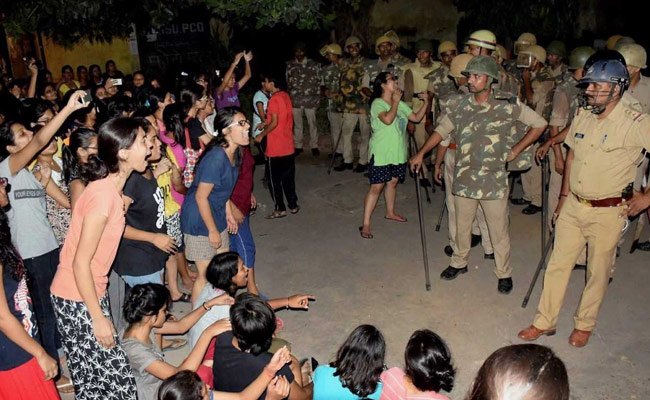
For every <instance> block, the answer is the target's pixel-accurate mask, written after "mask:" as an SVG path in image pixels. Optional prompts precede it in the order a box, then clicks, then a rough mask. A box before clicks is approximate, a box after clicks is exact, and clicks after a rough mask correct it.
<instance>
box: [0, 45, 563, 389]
mask: <svg viewBox="0 0 650 400" xmlns="http://www.w3.org/2000/svg"><path fill="white" fill-rule="evenodd" d="M353 42H354V41H353ZM384 43H387V42H382V43H379V45H378V48H379V47H381V49H380V50H381V51H384V47H385V46H382V45H383V44H384ZM355 45H357V43H351V44H350V46H346V47H348V49H347V50H349V51H351V52H353V51H357V52H358V50H359V47H360V46H356V47H355ZM328 49H329V50H326V51H324V52H323V54H324V55H326V56H327V57H328V58H330V59H335V58H336V57H335V56H341V51H340V47H339V48H338V50H337V48H335V47H330V48H328ZM304 50H305V49H304V47H303V46H296V60H292V62H291V63H289V65H288V67H287V74H286V76H281V75H280V76H278V75H277V74H275V73H272V72H261V74H260V80H259V81H260V90H259V91H257V93H256V94H255V96H254V98H253V104H252V106H253V109H254V115H253V116H252V119H253V122H251V121H250V120H249V119H248V117H247V116H246V115H245V114H244V113H243V112H242V111H241V108H240V99H239V91H240V90H241V88H242V87H244V86H245V85H246V84H247V83H248V82H249V81H250V79H251V77H252V70H251V60H252V58H253V55H252V53H251V52H242V53H238V54H237V55H236V56H235V57H234V59H233V61H232V64H231V65H230V67H229V68H228V69H227V71H226V72H225V74H224V76H223V77H222V78H221V79H218V80H217V81H216V82H211V79H210V78H209V77H208V76H207V75H206V74H198V75H196V76H190V77H185V78H183V79H178V80H177V81H175V82H163V81H162V80H161V79H159V78H156V77H153V76H148V75H147V74H146V73H144V72H142V71H137V72H135V73H133V74H130V75H124V74H123V73H121V72H120V71H119V70H118V69H117V66H116V65H115V62H113V61H110V60H109V61H108V62H106V65H105V68H104V72H103V73H102V70H101V68H100V67H99V66H98V65H91V66H89V67H88V68H86V67H85V66H79V67H77V69H76V77H75V70H74V69H73V68H72V67H71V66H65V67H63V68H62V69H61V77H60V80H59V81H58V82H57V83H55V82H54V81H53V77H52V74H51V73H49V72H48V71H44V70H39V68H38V66H37V64H36V63H35V62H34V61H35V60H33V59H32V60H28V64H29V65H28V69H29V71H30V76H29V79H28V80H24V81H20V80H14V79H13V78H12V77H11V76H9V75H4V76H3V77H2V82H0V159H1V160H2V161H1V162H0V177H2V178H3V181H2V182H0V183H2V184H1V185H0V206H2V210H1V211H0V225H1V226H0V268H1V269H2V274H1V278H0V280H1V281H2V285H0V291H1V293H0V349H2V359H1V361H0V399H4V398H12V399H36V398H38V399H58V398H59V394H58V393H57V391H60V392H62V393H70V392H74V394H75V398H76V399H136V398H139V399H141V400H146V399H160V400H171V399H177V400H180V399H188V400H194V399H203V400H207V399H257V398H259V399H264V398H266V399H269V400H270V399H283V398H289V399H291V400H298V399H311V398H313V399H316V400H324V399H388V400H393V399H447V398H448V397H447V396H446V395H445V394H444V392H449V391H451V390H452V388H453V386H454V378H455V371H456V369H455V365H454V363H453V360H452V352H451V350H450V349H449V348H448V346H447V344H446V343H445V341H444V339H443V338H441V337H440V336H438V335H437V334H436V333H434V332H432V331H431V330H428V329H422V330H418V331H416V332H413V333H412V335H411V336H410V339H409V341H408V344H407V346H406V349H405V351H404V360H403V365H400V366H395V367H392V368H387V367H386V365H385V363H384V357H385V353H386V347H387V343H386V342H385V340H384V337H383V335H382V333H381V332H380V331H379V330H378V329H377V328H376V327H374V326H372V325H360V326H358V327H357V328H355V329H354V330H353V331H352V332H351V333H350V335H349V336H348V337H347V338H346V339H344V340H341V342H342V344H341V347H340V348H339V349H338V351H337V352H336V355H335V357H334V359H333V360H332V361H331V362H330V363H327V364H323V365H320V366H318V365H317V361H316V360H313V359H310V358H307V359H306V361H303V362H300V361H299V357H298V355H294V354H292V353H291V352H290V351H289V348H290V344H289V343H288V342H286V341H284V340H282V339H280V336H281V329H282V324H283V322H282V320H281V319H279V318H277V316H276V312H277V311H279V310H283V309H308V307H309V301H310V300H313V299H314V298H313V296H310V295H304V294H294V295H289V296H287V297H281V298H275V299H269V298H267V297H266V296H264V295H263V293H260V290H259V288H258V285H257V283H256V280H255V274H254V271H255V267H256V265H255V264H256V251H255V243H254V239H253V237H254V235H253V234H252V232H251V220H250V219H251V217H252V216H253V215H254V213H255V210H256V204H257V200H256V198H255V195H254V194H253V172H254V168H255V159H254V157H253V152H252V151H251V148H252V147H253V146H252V145H253V143H252V142H253V141H254V142H255V143H256V144H257V145H258V146H257V148H258V149H260V150H261V151H262V154H263V157H264V159H265V173H264V179H265V182H266V184H267V185H268V188H269V190H270V193H271V197H272V199H273V201H274V205H275V207H274V210H273V211H272V212H271V213H270V214H269V215H267V216H266V218H269V219H276V218H283V217H286V216H287V212H289V213H291V214H297V213H299V211H300V205H299V204H298V196H297V194H296V187H295V156H296V155H297V154H299V153H300V151H301V149H302V146H303V143H302V130H303V129H302V116H303V114H304V115H305V116H306V118H307V121H308V126H309V127H308V128H309V130H310V139H309V140H310V146H311V149H312V155H313V156H315V157H317V156H319V155H320V152H319V150H318V143H317V140H315V139H314V137H313V136H311V134H312V132H315V129H316V127H315V125H314V124H315V119H314V117H313V108H314V97H315V98H316V99H317V100H319V99H320V96H321V94H320V92H319V91H317V92H316V93H309V92H308V93H304V92H303V93H301V96H298V95H293V94H292V93H291V89H292V87H293V88H294V89H295V87H296V85H297V84H298V83H300V82H303V81H309V80H310V79H312V78H313V77H310V76H302V75H300V74H301V73H302V72H304V71H308V68H307V67H309V68H310V64H309V63H308V62H311V60H307V59H306V57H305V55H304ZM378 51H379V50H378ZM386 51H390V50H386ZM337 53H338V54H337ZM429 53H431V51H429ZM380 55H381V56H382V57H383V53H382V54H380ZM335 61H336V60H335ZM292 63H293V64H296V65H293V64H292ZM300 65H303V66H305V65H306V66H307V67H306V68H307V69H305V70H300ZM241 66H243V68H241V69H243V72H241V71H240V67H241ZM301 71H302V72H301ZM292 74H294V75H295V74H298V75H296V76H297V77H296V78H295V79H294V80H293V85H294V86H291V84H290V87H289V91H287V90H286V89H287V86H286V85H285V82H284V81H285V79H286V78H289V79H291V78H292V76H293V75H292ZM396 79H397V74H391V73H390V72H386V71H384V72H378V73H377V74H376V76H375V77H373V80H372V82H373V85H372V88H373V93H371V94H370V98H371V99H372V100H374V101H373V102H372V105H371V107H370V113H371V119H370V122H371V127H372V131H373V135H374V136H373V138H372V139H371V141H370V145H369V153H370V159H369V160H365V159H363V156H362V157H361V159H360V161H359V163H360V164H359V165H360V166H359V165H358V166H357V171H358V172H365V171H366V169H367V168H365V167H364V166H365V165H366V164H365V163H366V162H368V161H369V162H370V167H371V168H370V171H369V179H370V183H371V187H370V190H369V192H368V195H367V196H366V203H365V205H366V213H365V215H364V224H363V226H362V227H360V228H359V230H360V231H361V234H362V236H364V237H372V236H371V234H370V230H369V226H370V217H371V215H372V211H373V210H374V208H375V205H376V203H377V198H378V196H379V195H380V193H381V192H382V190H385V196H386V199H387V202H386V206H387V213H386V217H387V218H390V219H393V220H396V221H405V218H403V217H402V216H400V215H399V214H396V213H395V210H394V200H395V190H396V186H397V183H398V181H399V180H403V179H404V175H405V172H406V154H407V151H406V142H405V141H401V140H396V139H395V138H396V136H395V135H397V136H399V135H402V136H403V135H404V133H405V131H406V127H407V124H409V123H415V124H418V123H421V122H422V121H423V119H424V116H425V112H426V110H428V109H429V108H430V99H429V98H428V97H427V96H426V94H424V95H421V96H420V97H419V100H420V101H421V104H419V107H418V108H417V109H415V108H414V109H411V107H409V106H407V105H406V104H405V103H403V102H401V101H400V99H401V97H402V89H400V88H398V86H397V83H396ZM297 82H298V83H297ZM358 83H360V82H358ZM319 84H320V82H319ZM342 90H343V91H345V90H346V88H343V89H342ZM355 90H356V89H355ZM328 91H329V90H328V89H326V90H325V93H324V94H325V97H327V98H328V99H329V98H332V96H330V95H328V94H327V92H328ZM411 92H413V91H412V90H411ZM330 94H331V93H330ZM348 94H349V93H348ZM359 96H360V94H359ZM411 96H412V97H413V93H411ZM415 98H418V96H417V93H415ZM341 104H343V105H344V106H345V105H346V103H341ZM341 104H339V105H341ZM347 105H349V106H350V110H347V111H345V113H344V114H343V116H341V115H332V114H337V113H336V112H334V113H330V122H332V121H334V122H336V121H338V119H341V121H342V125H343V129H344V130H347V131H349V132H348V133H349V134H348V133H345V135H344V136H345V138H344V146H345V151H344V154H343V155H341V156H339V155H338V154H337V153H338V148H337V149H333V151H332V153H333V154H332V157H337V158H338V157H341V158H343V160H342V162H341V164H340V166H339V168H338V170H339V171H343V170H345V169H351V168H350V167H351V166H352V164H351V159H350V157H351V153H352V150H351V148H349V146H350V144H349V143H348V141H349V139H350V138H349V136H351V134H352V130H353V129H354V126H355V125H356V122H357V121H358V120H359V119H358V117H359V110H356V113H354V112H352V111H351V109H352V108H354V107H355V105H354V104H352V105H350V104H349V103H348V104H347ZM356 106H358V104H357V105H356ZM338 114H341V113H338ZM345 114H350V115H355V116H356V117H357V120H354V121H352V118H351V117H350V115H347V116H346V115H345ZM362 117H364V116H362ZM297 120H300V123H299V125H300V126H299V131H300V135H299V138H298V139H296V138H297V137H298V135H294V131H295V129H294V124H296V125H297V123H296V121H297ZM341 121H338V123H339V128H340V127H341V125H340V123H341ZM422 123H423V122H422ZM350 125H351V126H350ZM296 128H298V127H296ZM366 128H368V127H366ZM362 130H363V129H362ZM347 131H346V132H347ZM336 134H337V136H335V135H333V137H332V138H333V139H338V135H340V132H336ZM316 138H317V135H316ZM295 140H298V142H296V141H295ZM382 140H383V141H386V142H387V143H388V144H386V143H383V142H382ZM336 142H338V140H336ZM363 151H366V152H368V149H366V150H362V152H363ZM285 201H286V204H285ZM109 280H110V284H109ZM114 282H117V283H114ZM119 286H123V287H124V288H125V289H126V290H125V291H123V292H121V293H115V291H116V290H117V291H118V292H119V290H118V288H119ZM240 291H243V293H240ZM238 293H240V294H238ZM109 298H111V300H112V302H111V300H109ZM115 298H117V299H119V301H118V302H117V304H115V303H116V302H115V301H114V300H113V299H115ZM176 302H186V303H191V305H192V311H191V312H190V313H189V314H187V315H185V316H184V317H183V318H180V319H177V318H176V317H174V316H173V314H172V313H171V312H172V305H173V304H174V303H176ZM186 333H187V335H188V336H187V337H188V340H187V342H188V344H187V345H188V347H189V349H190V351H189V354H188V356H187V357H186V358H185V359H184V360H183V361H182V362H181V363H180V365H173V364H171V363H169V362H167V361H165V357H164V350H165V349H174V348H178V347H180V346H183V345H185V342H186V341H183V340H179V339H173V340H172V339H168V338H165V336H166V335H183V334H186ZM341 339H343V338H341ZM302 356H303V357H306V356H308V355H302ZM64 365H65V366H67V371H68V372H69V376H64V373H63V372H64ZM503 390H506V391H508V393H509V394H508V393H506V394H505V395H504V393H503ZM510 394H511V395H510ZM568 397H569V382H568V376H567V373H566V369H565V367H564V364H563V363H562V361H561V360H559V358H557V356H555V355H554V353H553V352H552V351H551V350H550V349H548V348H546V347H543V346H538V345H534V344H526V345H513V346H508V347H504V348H502V349H499V350H497V351H496V352H494V353H493V354H492V355H491V356H490V357H489V358H488V359H487V360H486V361H485V363H484V364H483V366H482V367H481V369H480V370H479V372H478V374H477V376H476V378H475V380H474V383H473V384H472V386H471V388H470V391H469V393H468V395H467V398H468V399H514V398H518V399H568Z"/></svg>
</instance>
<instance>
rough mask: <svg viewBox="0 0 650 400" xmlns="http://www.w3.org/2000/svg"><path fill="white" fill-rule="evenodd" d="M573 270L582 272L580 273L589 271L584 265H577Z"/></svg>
mask: <svg viewBox="0 0 650 400" xmlns="http://www.w3.org/2000/svg"><path fill="white" fill-rule="evenodd" d="M573 269H574V270H576V269H577V270H580V271H586V270H587V266H586V265H584V264H576V265H574V266H573Z"/></svg>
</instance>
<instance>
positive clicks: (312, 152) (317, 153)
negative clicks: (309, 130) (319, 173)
mask: <svg viewBox="0 0 650 400" xmlns="http://www.w3.org/2000/svg"><path fill="white" fill-rule="evenodd" d="M311 155H312V156H314V157H318V156H320V150H318V149H317V148H314V149H311Z"/></svg>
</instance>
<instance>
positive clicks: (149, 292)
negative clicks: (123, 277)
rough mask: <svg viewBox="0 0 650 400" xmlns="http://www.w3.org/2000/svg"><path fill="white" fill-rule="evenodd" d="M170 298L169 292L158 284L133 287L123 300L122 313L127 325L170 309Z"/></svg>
mask: <svg viewBox="0 0 650 400" xmlns="http://www.w3.org/2000/svg"><path fill="white" fill-rule="evenodd" d="M171 304H172V297H171V295H170V294H169V290H167V288H166V287H165V286H163V285H161V284H159V283H145V284H143V285H135V286H134V287H133V288H132V289H131V291H129V293H128V294H127V296H126V299H124V305H123V306H122V311H123V312H124V319H125V320H126V322H128V323H129V324H135V323H138V322H140V321H142V319H143V318H144V317H150V316H152V315H156V314H158V312H159V311H160V310H161V309H162V308H163V307H164V306H167V309H169V308H170V307H171Z"/></svg>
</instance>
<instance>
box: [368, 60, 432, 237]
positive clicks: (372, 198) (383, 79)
mask: <svg viewBox="0 0 650 400" xmlns="http://www.w3.org/2000/svg"><path fill="white" fill-rule="evenodd" d="M418 97H419V98H421V99H423V100H425V101H426V102H427V104H425V105H424V107H422V108H420V110H419V111H418V112H417V114H416V113H414V112H413V110H411V108H410V107H409V106H408V105H406V103H404V102H403V101H401V100H400V99H401V98H402V91H401V90H399V89H398V88H397V80H396V79H395V78H393V75H392V74H390V73H388V72H382V73H380V74H379V75H378V76H377V78H376V79H375V81H374V83H373V96H372V98H373V99H374V100H373V102H372V105H371V106H370V125H371V127H372V137H371V138H370V162H369V165H370V168H369V170H368V177H369V178H370V189H368V193H367V194H366V199H365V201H364V208H363V226H360V227H359V232H360V233H361V237H362V238H364V239H372V238H373V236H372V233H370V217H371V216H372V213H373V211H374V210H375V207H376V206H377V199H379V195H380V194H381V192H382V190H384V187H386V191H385V192H384V199H385V200H386V215H385V217H384V218H386V219H389V220H392V221H397V222H406V218H404V217H403V216H401V215H399V214H395V193H396V190H397V183H398V182H400V181H404V177H405V176H406V161H407V160H408V155H407V143H408V142H407V138H406V125H407V124H408V122H409V121H411V122H415V123H418V122H420V121H421V120H422V118H424V115H425V113H426V111H427V110H428V109H429V103H428V101H429V100H428V96H427V95H426V93H420V94H418Z"/></svg>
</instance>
